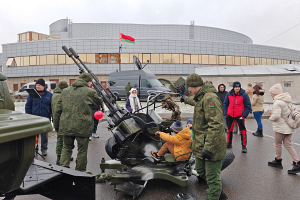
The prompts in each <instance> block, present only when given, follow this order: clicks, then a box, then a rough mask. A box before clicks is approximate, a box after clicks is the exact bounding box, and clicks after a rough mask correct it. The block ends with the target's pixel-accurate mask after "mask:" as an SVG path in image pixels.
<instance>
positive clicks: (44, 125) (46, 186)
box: [0, 73, 95, 200]
mask: <svg viewBox="0 0 300 200" xmlns="http://www.w3.org/2000/svg"><path fill="white" fill-rule="evenodd" d="M5 80H6V76H5V75H4V74H3V73H0V197H5V198H4V199H5V200H7V199H14V198H15V197H16V196H17V195H28V194H41V195H43V196H46V197H48V198H51V199H78V198H79V199H95V177H94V176H92V175H90V174H86V173H83V172H78V171H75V170H71V169H68V168H64V167H60V166H56V165H52V164H50V163H46V162H43V161H40V160H36V159H34V157H35V142H36V135H38V134H40V133H44V132H49V131H52V130H53V128H52V125H51V123H50V121H49V119H48V118H44V117H39V116H35V115H29V114H24V113H18V112H15V111H14V110H15V106H14V102H13V101H12V99H11V96H10V93H9V91H8V88H7V85H6V82H5Z"/></svg>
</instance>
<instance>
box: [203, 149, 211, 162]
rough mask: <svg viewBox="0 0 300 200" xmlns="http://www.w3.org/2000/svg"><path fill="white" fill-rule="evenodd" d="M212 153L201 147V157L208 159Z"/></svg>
mask: <svg viewBox="0 0 300 200" xmlns="http://www.w3.org/2000/svg"><path fill="white" fill-rule="evenodd" d="M213 155H214V154H213V153H212V152H210V151H206V150H205V149H202V155H201V156H202V158H203V159H205V158H207V159H208V160H211V159H212V157H213Z"/></svg>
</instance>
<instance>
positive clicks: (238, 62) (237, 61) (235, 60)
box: [234, 56, 241, 65]
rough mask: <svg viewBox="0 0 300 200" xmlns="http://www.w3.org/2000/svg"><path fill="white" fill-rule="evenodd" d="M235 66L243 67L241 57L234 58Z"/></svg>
mask: <svg viewBox="0 0 300 200" xmlns="http://www.w3.org/2000/svg"><path fill="white" fill-rule="evenodd" d="M234 65H241V57H239V56H235V57H234Z"/></svg>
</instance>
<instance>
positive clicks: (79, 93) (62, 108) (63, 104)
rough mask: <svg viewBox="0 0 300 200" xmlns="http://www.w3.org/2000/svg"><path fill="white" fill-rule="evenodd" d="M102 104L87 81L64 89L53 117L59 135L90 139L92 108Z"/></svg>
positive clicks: (75, 82) (78, 82)
mask: <svg viewBox="0 0 300 200" xmlns="http://www.w3.org/2000/svg"><path fill="white" fill-rule="evenodd" d="M102 102H103V101H102V99H101V98H100V97H99V96H98V95H97V94H96V91H95V90H94V89H92V88H89V87H88V85H87V83H86V81H84V80H83V79H77V80H76V81H74V83H73V84H72V87H68V88H66V89H64V91H63V92H62V93H61V95H60V97H59V99H58V101H57V105H56V107H55V110H54V113H55V115H54V116H53V124H54V128H55V129H58V130H59V135H66V136H76V137H90V136H91V135H92V125H93V121H92V114H91V108H90V106H91V105H100V104H101V103H102Z"/></svg>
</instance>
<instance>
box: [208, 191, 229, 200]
mask: <svg viewBox="0 0 300 200" xmlns="http://www.w3.org/2000/svg"><path fill="white" fill-rule="evenodd" d="M227 199H228V196H227V195H226V193H225V192H224V191H223V190H222V191H221V194H220V197H219V200H227ZM206 200H208V197H207V198H206Z"/></svg>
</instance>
